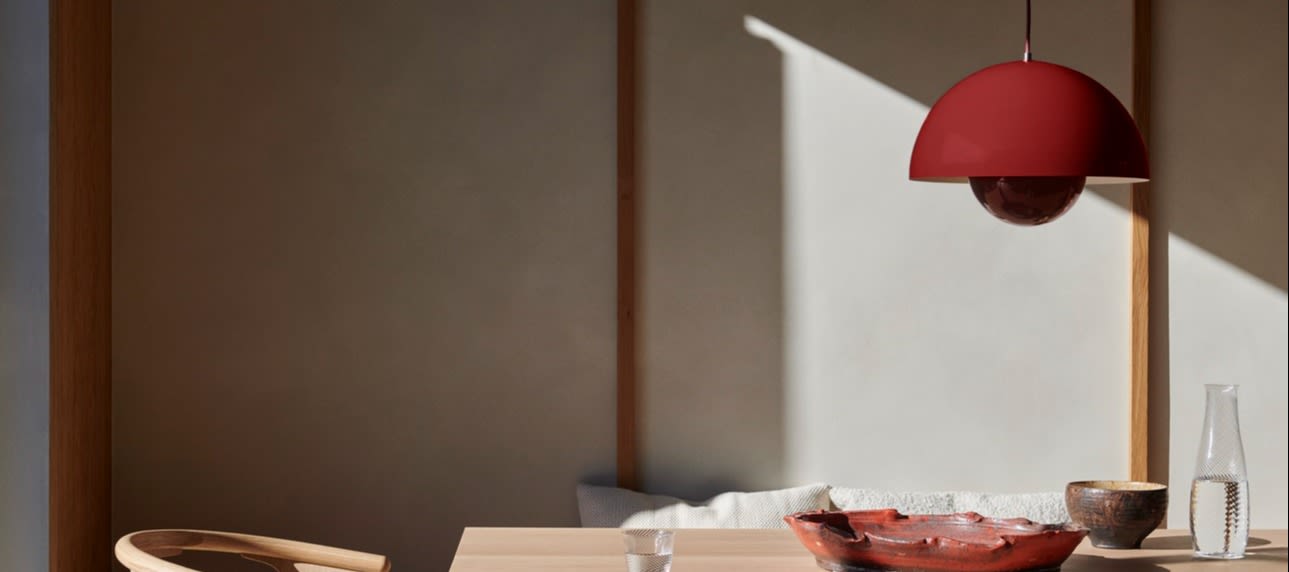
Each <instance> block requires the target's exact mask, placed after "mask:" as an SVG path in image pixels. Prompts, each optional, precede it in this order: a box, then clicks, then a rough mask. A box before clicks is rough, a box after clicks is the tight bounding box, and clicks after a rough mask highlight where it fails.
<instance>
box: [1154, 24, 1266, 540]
mask: <svg viewBox="0 0 1289 572" xmlns="http://www.w3.org/2000/svg"><path fill="white" fill-rule="evenodd" d="M1156 7H1157V8H1156V10H1157V14H1156V17H1157V20H1156V31H1155V34H1156V42H1157V43H1156V50H1155V51H1156V56H1155V78H1154V79H1155V93H1157V94H1158V96H1157V98H1156V100H1155V108H1154V113H1155V115H1154V122H1155V139H1154V144H1153V154H1154V161H1155V163H1154V167H1155V182H1156V186H1155V188H1156V192H1155V196H1156V204H1157V205H1158V207H1157V217H1156V221H1157V225H1158V226H1159V227H1160V228H1162V229H1164V230H1165V231H1166V232H1167V233H1168V241H1167V243H1166V244H1165V245H1160V246H1162V247H1163V249H1162V251H1160V250H1157V252H1159V254H1160V255H1161V257H1162V259H1163V260H1165V261H1166V265H1165V266H1164V267H1163V269H1162V270H1163V274H1164V275H1165V276H1167V278H1168V281H1167V290H1166V291H1165V294H1166V297H1165V298H1164V299H1165V300H1166V303H1167V310H1168V312H1167V316H1168V318H1169V322H1168V323H1167V326H1168V327H1167V329H1166V330H1163V332H1162V333H1166V334H1167V337H1166V338H1165V340H1166V341H1167V342H1168V344H1167V353H1166V354H1164V355H1163V356H1162V357H1163V358H1164V359H1165V361H1164V363H1165V364H1167V365H1168V369H1167V370H1166V373H1167V375H1168V380H1169V382H1170V386H1171V389H1170V391H1169V396H1170V399H1169V402H1170V407H1169V408H1170V410H1171V415H1170V416H1169V419H1168V421H1169V426H1170V429H1171V430H1170V435H1169V443H1170V447H1169V452H1170V457H1169V459H1168V467H1169V480H1170V482H1171V484H1172V488H1173V496H1172V506H1173V510H1171V511H1169V517H1168V522H1169V525H1170V526H1172V527H1176V528H1184V527H1185V526H1186V525H1187V515H1188V511H1187V502H1188V497H1187V495H1188V493H1189V485H1190V481H1191V478H1192V477H1193V476H1194V470H1195V454H1196V451H1197V449H1198V444H1199V436H1200V428H1201V425H1202V423H1203V416H1204V388H1203V385H1204V384H1206V383H1236V384H1239V385H1240V424H1241V429H1242V432H1243V439H1244V449H1245V455H1246V458H1247V462H1248V469H1249V479H1250V480H1249V487H1250V497H1251V501H1252V504H1251V517H1252V522H1253V526H1254V527H1262V528H1284V527H1285V526H1286V525H1289V476H1287V473H1289V471H1287V470H1286V465H1287V464H1289V462H1287V461H1286V454H1285V443H1286V441H1289V428H1287V426H1286V422H1285V420H1286V417H1289V390H1287V389H1286V379H1289V365H1287V364H1289V358H1287V357H1286V356H1287V354H1286V350H1285V348H1286V347H1287V346H1289V326H1286V324H1287V323H1289V302H1287V301H1286V295H1285V288H1286V284H1287V283H1289V280H1287V279H1286V275H1287V274H1289V263H1287V262H1286V259H1287V258H1289V257H1287V256H1286V255H1287V252H1286V250H1287V249H1289V246H1287V245H1289V238H1287V234H1289V233H1287V232H1286V228H1287V227H1289V225H1287V224H1286V217H1287V216H1289V215H1286V212H1287V211H1289V200H1287V199H1286V188H1289V179H1286V174H1285V157H1286V155H1287V154H1289V146H1287V145H1286V132H1287V131H1289V120H1287V118H1286V111H1285V101H1286V98H1287V97H1289V89H1286V82H1287V80H1289V76H1287V74H1286V71H1285V70H1286V65H1287V64H1289V62H1287V61H1286V52H1289V46H1286V33H1285V25H1284V22H1285V20H1286V18H1287V17H1289V13H1287V10H1286V5H1285V3H1284V2H1280V1H1276V0H1256V1H1255V0H1249V1H1244V2H1218V1H1203V0H1191V1H1188V2H1157V3H1156ZM1157 248H1159V247H1157ZM1157 331H1159V329H1158V328H1157Z"/></svg>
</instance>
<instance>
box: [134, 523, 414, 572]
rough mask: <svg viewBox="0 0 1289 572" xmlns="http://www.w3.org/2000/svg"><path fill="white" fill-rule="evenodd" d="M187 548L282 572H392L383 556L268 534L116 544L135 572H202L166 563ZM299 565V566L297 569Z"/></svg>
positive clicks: (159, 537) (148, 536)
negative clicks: (283, 538)
mask: <svg viewBox="0 0 1289 572" xmlns="http://www.w3.org/2000/svg"><path fill="white" fill-rule="evenodd" d="M185 550H193V551H199V552H223V553H227V554H240V555H241V556H242V557H243V558H246V559H248V560H254V561H256V562H260V563H263V564H267V565H268V566H269V567H271V568H273V569H274V570H276V571H277V572H341V571H344V572H388V570H389V560H388V559H386V558H385V557H384V556H380V555H377V554H367V553H365V552H355V551H353V550H343V549H340V548H332V547H330V546H321V545H318V544H308V543H304V542H295V541H292V540H280V539H277V538H268V537H265V536H252V535H249V534H236V533H231V532H212V531H209V530H144V531H140V532H135V533H132V534H127V535H125V536H123V537H121V540H119V541H117V543H116V559H117V560H120V561H121V563H122V564H124V565H125V567H126V568H129V569H130V571H131V572H198V571H196V570H193V569H192V568H188V567H185V566H180V565H178V564H175V563H173V562H167V561H165V560H162V558H163V557H167V556H176V555H178V554H180V553H181V552H183V551H185ZM297 564H299V566H298V567H297V566H296V565H297Z"/></svg>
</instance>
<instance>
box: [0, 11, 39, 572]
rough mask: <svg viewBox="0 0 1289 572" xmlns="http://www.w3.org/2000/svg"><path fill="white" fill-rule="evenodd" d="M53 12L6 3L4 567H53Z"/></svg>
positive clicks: (0, 174) (0, 400)
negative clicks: (50, 286)
mask: <svg viewBox="0 0 1289 572" xmlns="http://www.w3.org/2000/svg"><path fill="white" fill-rule="evenodd" d="M48 499H49V7H48V4H47V3H45V2H43V1H36V2H24V1H16V0H0V561H3V562H4V566H5V568H7V569H10V570H42V569H45V568H47V567H48V566H49V510H48V506H49V500H48Z"/></svg>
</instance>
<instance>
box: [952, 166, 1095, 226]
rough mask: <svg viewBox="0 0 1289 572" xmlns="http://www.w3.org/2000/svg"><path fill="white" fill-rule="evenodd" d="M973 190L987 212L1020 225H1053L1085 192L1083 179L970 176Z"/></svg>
mask: <svg viewBox="0 0 1289 572" xmlns="http://www.w3.org/2000/svg"><path fill="white" fill-rule="evenodd" d="M969 180H970V183H971V190H972V192H974V193H975V194H976V200H978V201H980V204H981V206H983V207H985V210H987V211H989V214H992V215H994V216H996V217H998V218H1000V219H1002V220H1005V221H1007V222H1010V223H1012V224H1017V225H1021V226H1035V225H1040V224H1043V223H1047V222H1051V221H1053V220H1055V219H1056V218H1057V217H1059V216H1061V215H1063V214H1065V211H1068V210H1070V207H1072V206H1074V202H1075V201H1077V200H1078V199H1079V195H1080V194H1082V193H1083V183H1084V178H1083V177H971V178H970V179H969Z"/></svg>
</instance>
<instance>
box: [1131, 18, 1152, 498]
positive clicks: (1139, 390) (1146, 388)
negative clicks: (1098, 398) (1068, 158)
mask: <svg viewBox="0 0 1289 572" xmlns="http://www.w3.org/2000/svg"><path fill="white" fill-rule="evenodd" d="M1150 8H1151V6H1150V0H1134V1H1133V19H1132V114H1133V117H1134V118H1135V119H1136V120H1137V127H1138V129H1140V130H1141V136H1142V137H1143V138H1144V139H1145V141H1146V149H1147V150H1149V149H1150V82H1151V77H1150V75H1151V66H1150V44H1151V10H1150ZM1131 321H1132V333H1131V340H1132V341H1131V344H1132V357H1131V364H1132V365H1131V367H1132V374H1131V379H1132V381H1131V384H1132V397H1131V400H1130V402H1131V405H1130V407H1131V410H1132V420H1131V427H1130V431H1131V435H1132V438H1131V439H1132V440H1131V445H1130V448H1129V455H1130V461H1129V478H1131V479H1132V480H1134V481H1145V480H1149V478H1150V475H1149V466H1150V447H1149V438H1150V428H1149V421H1150V416H1149V412H1150V406H1149V401H1150V183H1148V182H1147V183H1137V184H1134V185H1133V186H1132V317H1131Z"/></svg>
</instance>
